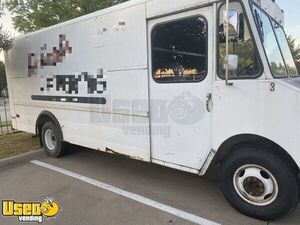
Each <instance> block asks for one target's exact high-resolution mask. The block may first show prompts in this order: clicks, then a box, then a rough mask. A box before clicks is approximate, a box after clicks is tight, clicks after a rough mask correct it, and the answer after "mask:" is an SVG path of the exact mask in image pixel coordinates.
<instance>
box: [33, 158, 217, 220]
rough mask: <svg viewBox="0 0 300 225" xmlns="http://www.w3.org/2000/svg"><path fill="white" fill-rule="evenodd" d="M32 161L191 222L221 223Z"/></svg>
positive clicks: (68, 171)
mask: <svg viewBox="0 0 300 225" xmlns="http://www.w3.org/2000/svg"><path fill="white" fill-rule="evenodd" d="M31 163H33V164H35V165H38V166H41V167H44V168H47V169H50V170H53V171H56V172H58V173H61V174H64V175H67V176H69V177H73V178H75V179H78V180H81V181H83V182H86V183H89V184H92V185H94V186H96V187H99V188H102V189H105V190H107V191H110V192H114V193H116V194H118V195H121V196H124V197H126V198H129V199H131V200H134V201H137V202H140V203H142V204H145V205H148V206H151V207H153V208H156V209H160V210H162V211H164V212H167V213H170V214H172V215H175V216H177V217H180V218H182V219H185V220H188V221H191V222H193V223H196V224H200V225H220V224H218V223H215V222H213V221H210V220H207V219H205V218H202V217H199V216H197V215H194V214H191V213H188V212H185V211H182V210H180V209H176V208H173V207H171V206H168V205H165V204H162V203H159V202H157V201H154V200H151V199H149V198H145V197H143V196H141V195H137V194H134V193H131V192H128V191H125V190H122V189H120V188H117V187H114V186H111V185H109V184H105V183H102V182H100V181H97V180H94V179H92V178H89V177H86V176H82V175H80V174H78V173H74V172H72V171H70V170H65V169H63V168H60V167H57V166H53V165H51V164H48V163H44V162H41V161H38V160H32V161H31Z"/></svg>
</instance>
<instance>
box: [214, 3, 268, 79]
mask: <svg viewBox="0 0 300 225" xmlns="http://www.w3.org/2000/svg"><path fill="white" fill-rule="evenodd" d="M229 8H230V9H233V10H235V11H237V12H238V14H237V15H235V16H237V18H235V19H233V21H235V22H236V23H237V26H235V27H233V26H232V24H230V25H229V36H230V37H229V54H230V55H237V56H238V67H237V70H236V71H229V78H230V79H255V78H257V77H258V76H259V75H261V72H262V66H261V61H260V58H259V54H258V52H257V50H256V47H255V44H254V40H253V37H252V35H251V32H250V29H249V26H248V23H247V18H246V15H245V14H244V11H243V8H242V5H241V4H240V3H239V2H232V3H230V7H229ZM225 12H226V11H225V4H223V6H222V7H220V10H219V33H218V40H219V57H218V74H219V76H220V77H221V78H224V77H225V66H224V62H225V56H226V33H225V29H224V28H225V25H224V24H225V22H224V18H225V15H226V14H225Z"/></svg>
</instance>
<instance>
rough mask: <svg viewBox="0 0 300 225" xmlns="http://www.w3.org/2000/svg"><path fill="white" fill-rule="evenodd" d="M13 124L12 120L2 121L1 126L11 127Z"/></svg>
mask: <svg viewBox="0 0 300 225" xmlns="http://www.w3.org/2000/svg"><path fill="white" fill-rule="evenodd" d="M9 126H11V121H1V122H0V127H9Z"/></svg>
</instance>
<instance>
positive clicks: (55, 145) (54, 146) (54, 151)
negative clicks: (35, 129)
mask: <svg viewBox="0 0 300 225" xmlns="http://www.w3.org/2000/svg"><path fill="white" fill-rule="evenodd" d="M58 129H59V128H57V127H56V126H55V125H54V123H52V122H51V121H48V122H46V123H45V124H44V125H43V127H42V132H41V141H42V144H43V146H44V149H45V151H46V152H47V154H48V155H49V156H51V157H53V158H58V157H60V156H62V155H63V154H64V152H65V149H66V146H65V143H63V142H62V141H61V140H62V137H61V135H60V132H59V130H58ZM49 133H50V134H51V135H52V136H53V138H52V140H53V142H52V143H50V144H49V141H48V142H47V138H48V137H49ZM48 140H49V138H48Z"/></svg>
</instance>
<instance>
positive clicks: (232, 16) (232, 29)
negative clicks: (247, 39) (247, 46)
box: [224, 9, 240, 38]
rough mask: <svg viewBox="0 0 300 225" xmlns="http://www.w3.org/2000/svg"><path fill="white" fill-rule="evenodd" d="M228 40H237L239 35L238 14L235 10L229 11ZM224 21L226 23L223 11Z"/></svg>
mask: <svg viewBox="0 0 300 225" xmlns="http://www.w3.org/2000/svg"><path fill="white" fill-rule="evenodd" d="M228 18H229V21H228V23H229V27H228V28H229V32H228V36H229V38H237V37H239V35H240V31H239V26H240V17H239V12H238V11H237V10H236V9H229V15H228ZM224 21H226V12H225V11H224Z"/></svg>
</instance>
